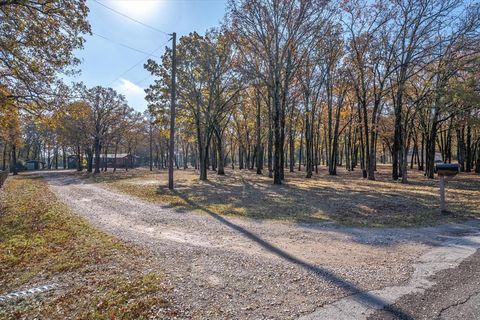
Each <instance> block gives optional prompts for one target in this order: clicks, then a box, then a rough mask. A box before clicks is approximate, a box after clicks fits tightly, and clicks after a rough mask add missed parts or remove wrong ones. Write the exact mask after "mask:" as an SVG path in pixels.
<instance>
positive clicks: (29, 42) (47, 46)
mask: <svg viewBox="0 0 480 320" xmlns="http://www.w3.org/2000/svg"><path fill="white" fill-rule="evenodd" d="M87 15H88V7H87V5H86V1H85V0H64V1H22V0H10V1H8V0H5V1H0V30H1V31H0V86H2V87H3V86H5V87H7V88H8V89H9V93H8V95H7V96H3V99H5V98H9V99H14V100H16V101H19V102H22V103H20V104H17V107H23V108H29V107H38V106H39V105H38V104H36V105H35V104H31V103H30V102H32V101H36V102H38V101H39V100H41V101H46V100H48V98H49V97H52V95H53V93H54V89H55V83H56V78H57V76H58V74H59V73H71V72H73V71H74V70H72V69H71V68H69V66H75V65H78V64H79V60H78V59H77V58H75V56H74V51H75V50H77V49H81V48H82V47H83V44H84V41H85V40H84V38H83V35H84V34H88V33H90V25H89V23H88V21H87Z"/></svg>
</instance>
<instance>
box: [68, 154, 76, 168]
mask: <svg viewBox="0 0 480 320" xmlns="http://www.w3.org/2000/svg"><path fill="white" fill-rule="evenodd" d="M67 168H68V169H77V168H78V156H77V155H75V154H72V155H69V156H68V158H67Z"/></svg>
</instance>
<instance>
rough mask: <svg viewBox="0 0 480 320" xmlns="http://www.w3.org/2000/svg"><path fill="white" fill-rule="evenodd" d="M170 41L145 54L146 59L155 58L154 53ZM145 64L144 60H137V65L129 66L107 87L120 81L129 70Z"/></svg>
mask: <svg viewBox="0 0 480 320" xmlns="http://www.w3.org/2000/svg"><path fill="white" fill-rule="evenodd" d="M169 41H170V40H168V41H166V42H165V43H163V44H162V45H161V46H159V47H157V48H156V49H155V50H153V51H152V52H150V53H145V54H146V55H147V56H148V57H156V56H155V55H154V53H155V52H157V51H158V50H160V49H161V48H163V47H164V46H165V45H166V44H167V43H168V42H169ZM144 62H145V59H142V60H139V61H138V62H137V63H135V64H134V65H133V66H131V67H130V68H128V69H127V70H125V71H124V72H123V73H122V74H121V75H119V76H118V77H117V78H115V80H113V81H112V82H110V83H109V84H108V86H111V85H112V84H113V83H115V82H116V81H117V80H118V79H120V78H121V77H123V76H124V75H125V74H127V73H128V72H130V71H131V70H133V69H134V68H136V67H137V66H138V65H139V64H141V63H144ZM149 77H151V76H148V77H146V78H144V79H142V80H141V81H140V82H138V84H140V83H142V82H143V81H145V80H147V79H148V78H149Z"/></svg>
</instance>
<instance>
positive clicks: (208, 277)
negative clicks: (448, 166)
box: [42, 172, 477, 319]
mask: <svg viewBox="0 0 480 320" xmlns="http://www.w3.org/2000/svg"><path fill="white" fill-rule="evenodd" d="M42 175H43V177H44V178H45V179H46V180H47V182H48V183H49V185H50V188H51V190H52V191H54V192H55V193H56V195H57V196H58V197H59V199H60V200H62V201H64V202H65V203H66V204H68V205H69V206H70V207H71V208H72V209H73V210H74V211H75V212H76V213H77V214H79V215H81V216H82V217H84V218H86V219H87V220H88V221H90V222H91V223H92V224H94V225H96V226H98V227H100V228H101V229H103V230H105V231H107V232H108V233H111V234H113V235H115V236H117V237H119V238H121V239H122V240H124V241H126V242H129V243H135V244H139V245H142V246H144V247H146V248H148V249H149V250H150V251H151V252H152V256H153V257H154V259H156V260H157V261H159V263H160V264H161V269H162V272H164V273H165V274H166V277H167V283H168V284H169V285H170V286H171V287H172V288H173V290H174V291H173V295H174V297H175V303H176V304H177V306H178V308H179V309H180V310H182V314H180V315H179V317H180V318H210V319H226V318H227V319H228V318H236V319H238V318H255V319H295V318H298V317H301V316H304V315H309V314H311V313H313V312H314V311H316V310H318V309H319V308H321V307H322V306H324V305H327V304H330V303H333V302H335V301H337V300H339V299H341V298H343V297H346V296H351V295H355V294H358V293H360V292H364V291H372V290H377V289H381V288H384V287H387V286H396V285H402V284H404V283H406V282H407V281H408V280H409V278H410V277H411V275H412V273H413V270H414V269H413V265H414V263H415V261H417V259H418V258H419V257H420V256H422V255H423V254H425V253H426V252H428V251H429V250H432V248H435V247H437V246H439V245H441V244H442V243H443V242H445V241H446V240H447V239H449V238H451V237H452V236H460V235H464V234H468V233H471V232H473V231H475V230H477V226H476V224H472V225H449V226H441V227H435V228H417V229H369V228H349V227H338V226H334V225H330V224H304V225H302V224H292V223H285V222H275V221H262V220H251V219H243V218H233V217H223V216H218V215H216V214H214V213H212V212H208V211H206V212H187V211H181V210H176V209H174V208H170V207H168V206H166V205H165V206H162V205H158V204H153V203H148V202H145V201H142V200H139V199H136V198H133V197H130V196H128V195H124V194H121V193H119V192H118V191H114V190H110V189H109V188H108V187H107V186H106V185H103V184H92V183H88V181H86V180H82V179H79V178H77V177H75V176H73V175H69V174H66V173H59V172H44V173H42ZM139 187H141V186H139Z"/></svg>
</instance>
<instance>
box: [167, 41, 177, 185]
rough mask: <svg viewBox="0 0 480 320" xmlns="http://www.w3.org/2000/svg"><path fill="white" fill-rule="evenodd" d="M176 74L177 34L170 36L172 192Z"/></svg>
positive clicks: (169, 177) (171, 182) (170, 162)
mask: <svg viewBox="0 0 480 320" xmlns="http://www.w3.org/2000/svg"><path fill="white" fill-rule="evenodd" d="M176 72H177V34H176V33H175V32H174V33H173V34H172V91H171V101H170V145H169V156H168V189H170V190H173V157H174V156H175V155H174V151H175V94H176V92H175V90H176V85H177V84H176V79H175V77H176Z"/></svg>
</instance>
